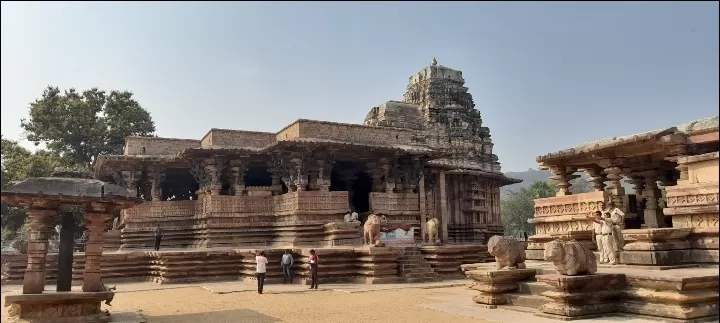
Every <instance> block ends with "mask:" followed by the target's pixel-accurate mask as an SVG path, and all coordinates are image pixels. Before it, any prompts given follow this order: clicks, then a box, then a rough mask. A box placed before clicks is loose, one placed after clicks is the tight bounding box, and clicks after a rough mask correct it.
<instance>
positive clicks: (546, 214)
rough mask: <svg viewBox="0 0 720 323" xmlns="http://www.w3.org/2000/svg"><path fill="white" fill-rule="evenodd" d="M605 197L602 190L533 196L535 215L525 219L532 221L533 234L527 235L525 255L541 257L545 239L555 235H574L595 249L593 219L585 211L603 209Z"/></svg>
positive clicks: (529, 257)
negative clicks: (537, 197) (528, 237)
mask: <svg viewBox="0 0 720 323" xmlns="http://www.w3.org/2000/svg"><path fill="white" fill-rule="evenodd" d="M605 200H607V193H605V192H590V193H582V194H573V195H565V196H556V197H548V198H542V199H536V200H535V216H534V217H533V218H532V219H530V220H528V222H530V223H534V224H535V235H533V236H532V237H530V240H531V242H530V243H529V244H528V250H527V252H526V254H527V259H535V260H542V255H543V249H544V248H545V243H546V242H548V241H551V240H554V239H561V240H571V239H575V240H577V241H580V242H583V243H586V244H587V246H588V247H589V248H591V250H595V249H596V247H595V244H594V243H593V242H592V228H593V226H592V221H591V220H589V219H588V218H587V217H586V213H588V212H594V211H599V210H602V209H603V207H604V205H605V202H604V201H605Z"/></svg>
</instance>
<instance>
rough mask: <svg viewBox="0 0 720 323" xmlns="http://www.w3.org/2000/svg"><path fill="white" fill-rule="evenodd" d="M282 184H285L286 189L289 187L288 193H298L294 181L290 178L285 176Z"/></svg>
mask: <svg viewBox="0 0 720 323" xmlns="http://www.w3.org/2000/svg"><path fill="white" fill-rule="evenodd" d="M282 182H283V184H285V187H287V189H288V192H295V191H296V188H297V186H295V182H294V181H293V180H291V179H290V177H289V176H284V177H283V178H282Z"/></svg>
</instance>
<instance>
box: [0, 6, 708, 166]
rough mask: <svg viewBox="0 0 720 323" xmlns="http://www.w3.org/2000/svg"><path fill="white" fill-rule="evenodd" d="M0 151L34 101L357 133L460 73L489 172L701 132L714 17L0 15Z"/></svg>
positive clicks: (224, 9)
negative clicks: (651, 135)
mask: <svg viewBox="0 0 720 323" xmlns="http://www.w3.org/2000/svg"><path fill="white" fill-rule="evenodd" d="M0 12H1V13H2V19H1V23H2V29H1V30H2V35H1V37H0V40H1V41H2V46H1V48H2V68H1V69H0V71H1V72H2V96H0V97H1V98H2V118H1V120H2V133H3V134H4V135H5V136H7V137H9V138H12V139H20V138H22V130H21V129H20V126H19V124H20V119H21V118H24V117H26V116H27V109H28V104H29V103H30V102H31V101H33V100H34V99H36V98H38V97H39V96H40V95H41V94H42V90H43V89H44V88H45V87H46V86H47V85H55V86H59V87H60V88H69V87H75V88H78V89H87V88H90V87H93V86H97V87H100V88H103V89H108V90H111V89H126V90H130V91H132V92H134V93H135V97H136V99H137V100H138V101H139V102H140V103H141V104H142V105H143V106H144V107H145V108H146V109H148V110H149V111H150V113H151V115H152V117H153V119H154V120H155V124H156V126H157V133H158V135H159V136H161V137H178V138H195V139H199V138H201V137H202V136H203V135H204V134H205V133H206V132H207V131H208V130H209V129H210V128H230V129H246V130H258V131H272V132H274V131H277V130H280V128H282V127H283V126H285V125H287V124H288V123H290V122H292V121H294V120H295V119H298V118H306V119H320V120H328V121H339V122H350V123H362V121H363V120H364V118H365V115H366V114H367V112H368V111H369V110H370V108H372V107H374V106H377V105H379V104H381V103H383V102H385V101H388V100H401V99H402V95H403V93H404V92H405V88H406V86H407V82H408V78H409V77H410V75H412V74H413V73H415V72H417V71H419V70H420V69H421V68H423V67H424V66H427V65H429V64H430V61H431V60H432V58H433V56H435V57H437V59H438V61H439V62H440V64H441V65H445V66H448V67H451V68H455V69H459V70H462V71H463V76H464V77H465V79H466V81H467V83H466V86H467V87H469V88H470V93H471V94H472V95H473V97H474V99H475V103H476V105H477V108H478V109H479V110H480V111H481V113H482V116H483V120H484V124H485V125H486V126H488V127H490V133H491V135H492V138H493V141H494V142H495V152H496V153H497V154H498V156H499V157H500V162H501V163H502V165H503V170H504V171H510V170H525V169H527V168H530V167H532V168H535V167H536V163H535V157H536V156H537V155H541V154H545V153H548V152H553V151H557V150H561V149H565V148H569V147H571V146H573V145H576V144H580V143H582V142H585V141H591V140H595V139H602V138H605V137H613V136H621V135H628V134H633V133H637V132H643V131H649V130H654V129H656V128H662V127H666V126H673V125H677V124H680V123H684V122H687V121H690V120H694V119H698V118H702V117H707V116H713V115H717V114H718V69H719V67H718V59H719V57H718V55H719V54H718V3H717V2H676V3H672V2H657V3H652V2H642V3H641V2H638V3H633V2H604V3H600V2H598V3H591V2H578V3H572V2H564V3H560V2H557V3H552V2H549V3H541V2H533V3H521V2H478V3H473V2H462V3H452V2H442V3H439V2H438V3H431V2H417V3H412V2H404V3H392V2H382V3H379V2H378V3H371V2H365V3H359V2H358V3H350V2H348V3H330V2H328V3H299V2H292V3H282V2H265V3H231V2H218V3H213V2H198V3H193V2H177V3H171V2H163V3H160V2H157V3H152V2H128V3H121V2H114V3H110V2H108V3H91V2H87V3H83V2H73V3H62V2H54V3H37V2H36V3H18V2H2V10H0Z"/></svg>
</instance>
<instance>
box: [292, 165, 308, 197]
mask: <svg viewBox="0 0 720 323" xmlns="http://www.w3.org/2000/svg"><path fill="white" fill-rule="evenodd" d="M292 163H293V164H294V166H295V174H296V175H295V176H294V177H295V178H294V181H293V182H294V184H295V189H296V190H298V191H307V185H308V178H307V165H305V160H303V158H300V157H297V158H293V159H292Z"/></svg>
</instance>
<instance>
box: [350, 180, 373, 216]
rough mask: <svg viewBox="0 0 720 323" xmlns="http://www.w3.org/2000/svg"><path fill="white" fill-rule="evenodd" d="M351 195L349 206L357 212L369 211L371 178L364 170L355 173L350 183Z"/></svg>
mask: <svg viewBox="0 0 720 323" xmlns="http://www.w3.org/2000/svg"><path fill="white" fill-rule="evenodd" d="M352 192H353V194H352V197H351V198H350V207H351V208H352V209H353V211H354V212H357V213H358V214H361V213H367V212H370V192H372V178H370V176H368V174H367V173H365V172H358V173H355V180H354V181H353V183H352Z"/></svg>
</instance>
